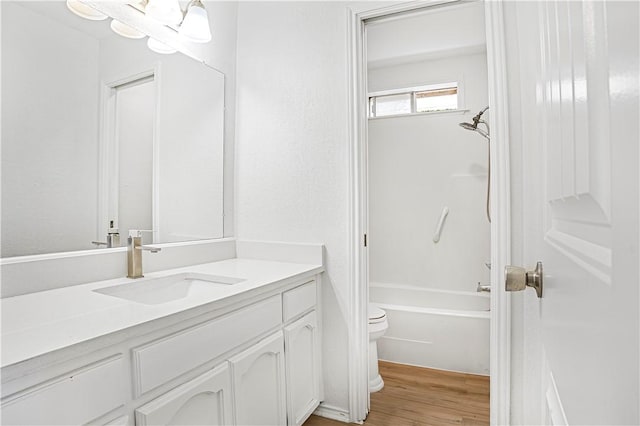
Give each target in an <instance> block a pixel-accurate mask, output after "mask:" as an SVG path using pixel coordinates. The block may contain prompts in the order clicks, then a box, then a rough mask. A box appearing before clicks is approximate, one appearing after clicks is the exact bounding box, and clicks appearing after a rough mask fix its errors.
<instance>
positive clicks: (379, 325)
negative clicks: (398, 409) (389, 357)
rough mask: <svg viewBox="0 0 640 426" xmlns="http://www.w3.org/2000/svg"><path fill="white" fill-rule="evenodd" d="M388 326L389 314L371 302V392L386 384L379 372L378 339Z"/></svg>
mask: <svg viewBox="0 0 640 426" xmlns="http://www.w3.org/2000/svg"><path fill="white" fill-rule="evenodd" d="M387 328H389V323H388V322H387V314H386V313H385V312H384V311H383V310H382V309H380V308H379V307H378V306H376V305H375V304H373V303H369V392H378V391H379V390H380V389H382V387H383V386H384V382H383V381H382V377H380V373H379V372H378V339H379V338H381V337H382V336H383V335H384V333H386V331H387Z"/></svg>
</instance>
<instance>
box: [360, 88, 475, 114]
mask: <svg viewBox="0 0 640 426" xmlns="http://www.w3.org/2000/svg"><path fill="white" fill-rule="evenodd" d="M452 87H455V88H456V95H457V104H458V105H457V108H453V109H444V110H437V111H422V112H418V111H417V97H416V94H417V93H420V92H427V91H430V90H442V89H447V88H452ZM463 93H464V92H463V84H462V79H461V78H459V79H457V80H449V81H446V82H438V83H430V84H424V85H420V86H413V87H404V88H400V89H390V90H379V91H376V92H369V93H368V94H367V99H368V102H367V110H368V117H367V118H368V119H369V120H377V119H381V118H390V117H408V116H413V115H423V114H446V113H451V112H465V111H467V110H466V109H464V96H463ZM404 94H410V95H411V105H410V108H411V112H409V113H402V114H390V115H383V116H378V115H376V113H377V111H376V106H377V98H380V97H384V96H391V95H404Z"/></svg>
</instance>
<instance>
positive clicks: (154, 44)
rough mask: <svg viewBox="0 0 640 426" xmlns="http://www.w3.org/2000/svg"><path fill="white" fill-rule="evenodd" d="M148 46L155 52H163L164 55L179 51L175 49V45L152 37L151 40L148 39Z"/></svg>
mask: <svg viewBox="0 0 640 426" xmlns="http://www.w3.org/2000/svg"><path fill="white" fill-rule="evenodd" d="M147 47H148V48H149V49H151V50H153V51H154V52H156V53H161V54H163V55H170V54H172V53H176V52H177V50H176V49H174V48H173V47H171V46H167V45H166V44H164V43H162V42H161V41H158V40H156V39H155V38H151V37H149V40H147Z"/></svg>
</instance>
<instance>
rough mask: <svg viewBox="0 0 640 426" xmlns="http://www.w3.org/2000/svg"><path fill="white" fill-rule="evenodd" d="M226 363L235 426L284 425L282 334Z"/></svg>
mask: <svg viewBox="0 0 640 426" xmlns="http://www.w3.org/2000/svg"><path fill="white" fill-rule="evenodd" d="M229 362H230V363H231V371H232V376H233V393H234V401H235V409H236V421H237V424H239V425H260V426H267V425H271V426H273V425H281V426H284V425H286V424H287V414H286V394H285V372H284V339H283V337H282V332H281V331H279V332H277V333H276V334H274V335H272V336H271V337H268V338H266V339H264V340H262V341H260V342H258V343H256V344H255V345H253V346H251V347H250V348H249V349H246V350H245V351H243V352H241V353H239V354H238V355H236V356H234V357H233V358H231V359H230V360H229Z"/></svg>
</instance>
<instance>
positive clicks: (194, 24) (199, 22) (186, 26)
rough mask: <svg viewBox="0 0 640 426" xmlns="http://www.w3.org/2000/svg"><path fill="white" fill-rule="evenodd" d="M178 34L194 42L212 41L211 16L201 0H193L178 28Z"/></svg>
mask: <svg viewBox="0 0 640 426" xmlns="http://www.w3.org/2000/svg"><path fill="white" fill-rule="evenodd" d="M178 34H180V36H181V37H184V38H186V39H187V40H189V41H192V42H194V43H208V42H210V41H211V29H210V28H209V18H208V17H207V11H206V10H205V9H204V5H203V4H202V2H201V1H200V0H195V1H193V2H191V4H190V5H189V8H188V9H187V14H186V15H185V17H184V21H182V25H180V28H179V29H178Z"/></svg>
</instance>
